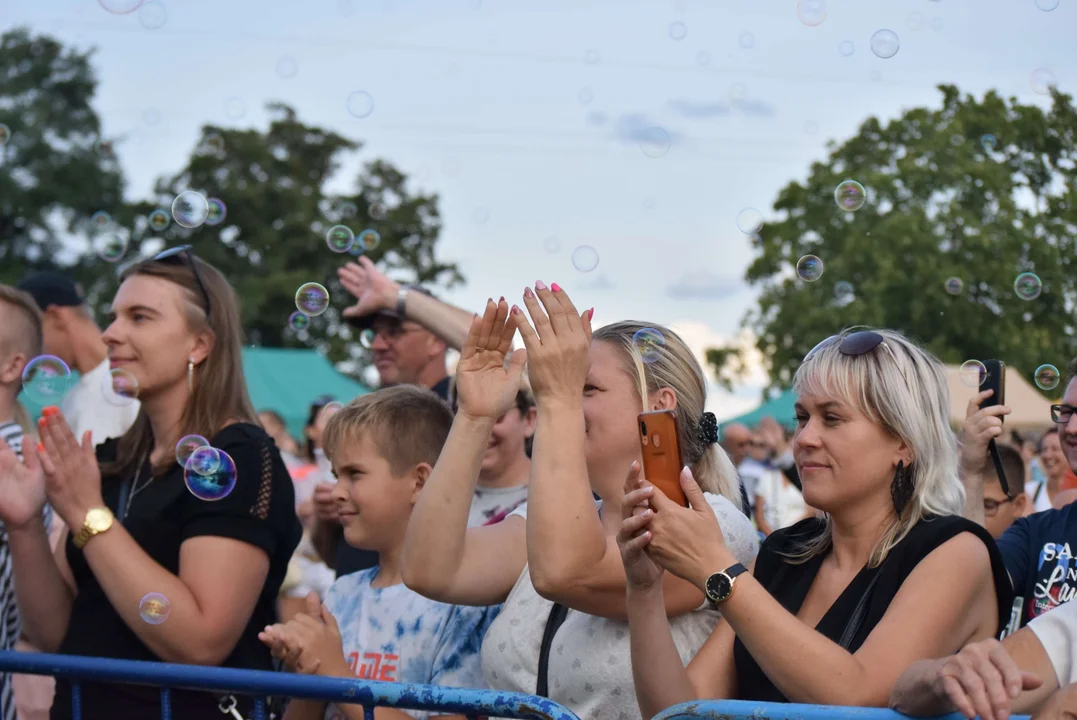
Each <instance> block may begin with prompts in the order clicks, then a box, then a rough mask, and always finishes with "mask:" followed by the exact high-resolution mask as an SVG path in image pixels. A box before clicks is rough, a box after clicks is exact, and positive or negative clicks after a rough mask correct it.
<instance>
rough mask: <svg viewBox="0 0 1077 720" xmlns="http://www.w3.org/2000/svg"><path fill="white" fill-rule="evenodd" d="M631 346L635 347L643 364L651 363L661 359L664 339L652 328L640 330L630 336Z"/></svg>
mask: <svg viewBox="0 0 1077 720" xmlns="http://www.w3.org/2000/svg"><path fill="white" fill-rule="evenodd" d="M632 344H633V345H634V346H635V347H636V350H637V351H638V352H639V355H640V357H641V358H642V359H643V362H645V363H652V362H655V361H656V360H658V359H659V358H661V357H662V351H663V349H665V347H666V339H665V338H664V337H663V336H662V333H661V332H659V331H658V330H655V329H654V328H642V329H640V330H637V331H636V332H635V333H634V334H633V335H632Z"/></svg>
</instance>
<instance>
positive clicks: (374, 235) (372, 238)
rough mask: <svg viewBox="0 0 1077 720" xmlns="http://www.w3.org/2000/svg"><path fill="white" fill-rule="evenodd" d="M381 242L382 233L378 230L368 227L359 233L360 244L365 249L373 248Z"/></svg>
mask: <svg viewBox="0 0 1077 720" xmlns="http://www.w3.org/2000/svg"><path fill="white" fill-rule="evenodd" d="M380 244H381V235H380V234H379V233H378V231H377V230H373V229H371V228H367V229H366V230H364V231H363V232H361V233H359V242H358V245H359V247H361V248H362V249H363V250H373V249H374V248H376V247H378V245H380Z"/></svg>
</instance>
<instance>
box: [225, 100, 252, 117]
mask: <svg viewBox="0 0 1077 720" xmlns="http://www.w3.org/2000/svg"><path fill="white" fill-rule="evenodd" d="M224 114H225V115H227V116H228V117H229V118H231V119H232V120H239V119H240V118H241V117H243V116H244V115H246V114H247V104H246V103H245V102H243V100H241V99H240V98H237V97H231V98H228V99H227V100H226V101H225V103H224Z"/></svg>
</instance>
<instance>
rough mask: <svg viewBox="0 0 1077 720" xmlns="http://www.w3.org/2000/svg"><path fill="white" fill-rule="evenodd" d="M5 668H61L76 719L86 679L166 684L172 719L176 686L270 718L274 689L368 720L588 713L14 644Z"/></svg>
mask: <svg viewBox="0 0 1077 720" xmlns="http://www.w3.org/2000/svg"><path fill="white" fill-rule="evenodd" d="M0 672H5V673H7V672H13V673H26V674H29V675H54V676H56V677H61V678H64V679H66V680H68V681H70V682H71V685H72V692H71V702H72V706H73V707H72V717H74V719H75V720H81V715H82V713H81V708H80V707H79V704H80V692H79V690H78V688H79V683H80V682H110V683H124V684H131V685H152V686H156V687H160V688H161V719H162V720H171V695H170V689H172V688H178V689H185V690H205V691H213V692H218V693H229V694H236V695H253V696H255V698H256V702H255V706H254V717H253V719H252V720H265V717H266V715H265V704H264V698H266V697H269V696H274V697H280V696H283V697H292V698H305V699H310V700H323V701H326V702H335V703H356V704H359V705H362V706H363V710H364V713H365V715H366V717H367V720H373V718H374V708H375V707H395V708H400V709H406V710H427V711H430V712H436V713H441V714H444V715H491V716H496V717H503V718H520V719H521V720H580V719H579V718H578V717H576V715H574V714H573V713H572V712H571V711H569V710H567V709H566V708H564V707H562V706H561V705H558V704H557V703H555V702H552V701H550V700H546V699H545V698H540V697H535V696H532V695H524V694H522V693H505V692H498V691H496V690H467V689H463V688H450V687H437V686H435V685H409V684H404V683H390V682H378V681H375V680H358V679H355V680H351V679H347V678H326V677H315V676H312V675H293V674H291V673H278V672H267V671H262V670H234V669H231V668H216V667H202V666H198V665H176V664H172V663H158V662H144V661H138V660H111V659H106V658H95V657H82V656H78V655H50V654H46V653H26V652H13V651H7V652H0ZM223 717H227V716H223Z"/></svg>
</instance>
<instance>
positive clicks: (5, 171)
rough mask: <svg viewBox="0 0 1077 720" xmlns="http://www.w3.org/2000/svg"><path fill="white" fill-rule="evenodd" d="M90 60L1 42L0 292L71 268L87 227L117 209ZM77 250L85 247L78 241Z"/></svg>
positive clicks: (117, 179)
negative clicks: (31, 275)
mask: <svg viewBox="0 0 1077 720" xmlns="http://www.w3.org/2000/svg"><path fill="white" fill-rule="evenodd" d="M91 55H92V53H90V52H80V51H78V50H74V49H71V48H65V47H63V46H62V45H60V43H58V42H57V41H56V40H54V39H52V38H50V37H47V36H44V35H37V36H34V35H31V33H30V32H29V31H28V30H26V29H23V28H19V29H15V30H10V31H8V32H6V33H4V34H3V35H0V123H2V124H3V125H4V126H5V127H6V130H5V129H4V128H0V134H2V135H3V137H0V141H3V140H6V142H0V282H3V283H9V284H10V283H14V282H17V281H18V280H19V278H20V277H21V276H22V275H23V274H24V273H25V272H27V271H28V270H40V269H54V268H58V267H63V266H65V265H71V264H72V263H73V262H74V260H75V259H76V257H77V255H78V253H79V252H80V249H79V247H78V245H79V241H78V240H74V241H72V236H81V237H82V238H86V237H88V232H89V226H90V217H91V216H92V215H93V214H94V213H95V212H97V211H99V210H106V211H108V210H110V209H112V208H115V207H117V206H119V205H120V204H121V203H122V197H123V183H122V179H121V175H120V169H119V166H118V164H117V162H116V158H115V155H114V153H113V152H112V150H111V144H109V143H108V141H102V138H101V134H100V133H101V123H100V120H99V119H98V117H97V113H96V112H95V111H94V109H93V107H91V105H90V103H91V101H92V99H93V96H94V92H95V91H96V88H97V80H96V78H95V77H94V73H93V68H92V67H91V65H90V59H91ZM82 244H84V245H85V244H86V243H85V241H82Z"/></svg>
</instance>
